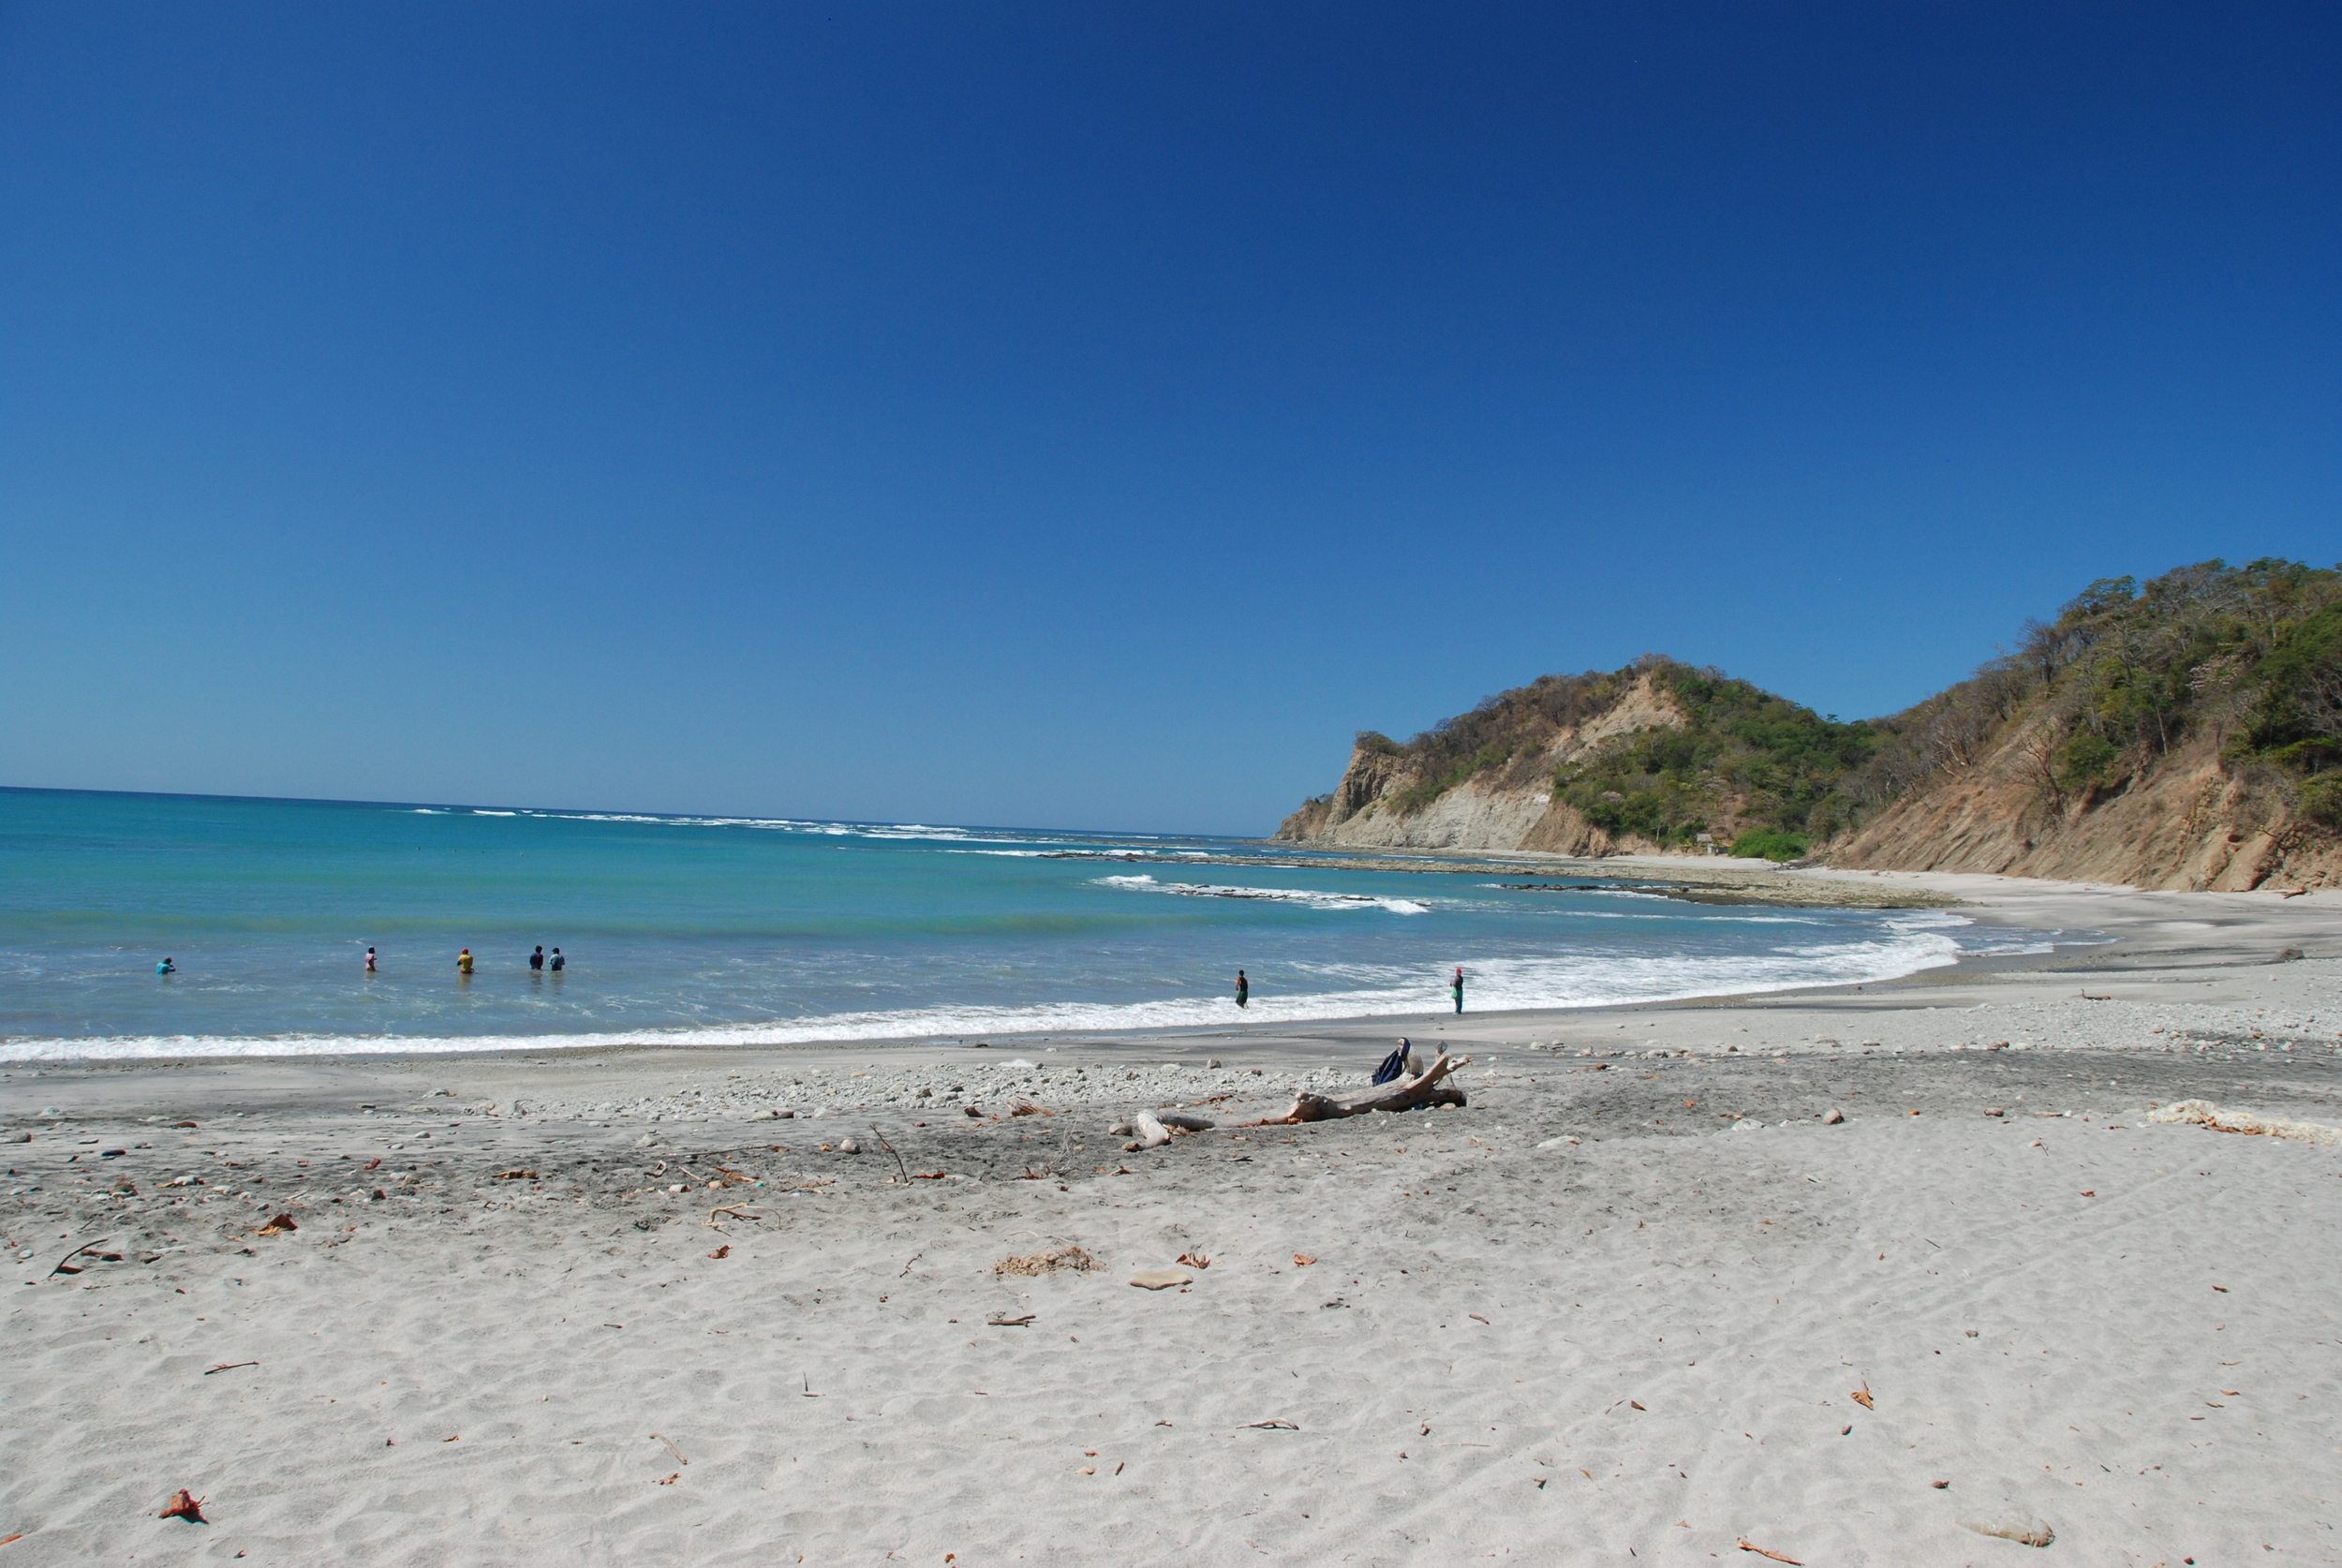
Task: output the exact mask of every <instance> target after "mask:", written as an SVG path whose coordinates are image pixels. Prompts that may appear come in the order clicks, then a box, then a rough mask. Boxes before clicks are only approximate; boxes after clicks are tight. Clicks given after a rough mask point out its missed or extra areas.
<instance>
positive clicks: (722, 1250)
mask: <svg viewBox="0 0 2342 1568" xmlns="http://www.w3.org/2000/svg"><path fill="white" fill-rule="evenodd" d="M707 1255H708V1256H709V1257H711V1258H728V1257H730V1256H732V1243H731V1242H729V1241H727V1242H725V1243H724V1244H723V1245H722V1246H721V1247H719V1248H717V1249H716V1250H714V1251H713V1252H710V1253H708V1254H707Z"/></svg>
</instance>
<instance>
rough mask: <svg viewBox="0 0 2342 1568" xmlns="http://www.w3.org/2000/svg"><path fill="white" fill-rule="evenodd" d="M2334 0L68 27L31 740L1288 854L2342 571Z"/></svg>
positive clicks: (50, 748) (52, 170)
mask: <svg viewBox="0 0 2342 1568" xmlns="http://www.w3.org/2000/svg"><path fill="white" fill-rule="evenodd" d="M2338 45H2342V11H2337V9H2336V8H2335V7H2332V6H2330V5H2323V6H2314V5H2300V6H2287V5H2255V6H2247V7H2237V6H2203V7H2158V6H2152V5H2149V6H2127V5H2126V6H2114V5H2105V6H2085V5H2075V6H2050V7H2044V6H2038V5H2026V6H2007V7H1988V6H1975V5H1962V6H1925V7H1921V6H1880V5H1877V4H1875V3H1871V4H1857V5H1845V6H1837V7H1831V6H1823V5H1801V6H1786V7H1785V6H1748V5H1744V4H1731V5H1717V6H1708V7H1701V6H1688V5H1685V6H1673V5H1636V6H1628V5H1604V6H1587V7H1560V6H1552V5H1534V6H1522V7H1497V6H1487V7H1458V6H1429V5H1426V6H1417V7H1371V6H1360V5H1355V4H1342V5H1327V6H1318V7H1310V6H1270V7H1260V6H1256V5H1247V6H1240V7H1238V6H1226V7H1213V6H1205V5H1186V6H1178V7H1171V6H1163V7H1122V6H1099V5H1094V4H1087V5H1066V6H1061V7H1033V6H964V5H940V4H939V5H934V6H924V7H917V6H894V7H870V6H845V5H839V6H834V7H794V6H785V5H754V6H747V5H743V6H718V5H692V6H650V5H641V6H633V7H610V6H602V7H589V6H578V5H570V4H564V5H560V6H541V7H540V6H531V5H523V4H510V5H494V6H481V5H476V4H474V5H466V6H461V7H432V6H427V5H420V4H413V3H405V0H402V3H400V4H396V5H375V6H362V5H332V6H317V5H300V6H293V5H284V6H257V5H245V6H225V7H186V6H134V5H110V6H62V5H30V6H27V5H8V6H5V7H0V669H5V671H6V677H7V678H6V679H5V680H4V681H0V783H8V784H21V785H58V786H80V787H92V788H111V789H135V790H185V791H207V792H237V793H263V794H286V795H310V796H342V797H359V798H373V799H431V800H454V801H466V802H476V803H494V804H527V805H549V806H610V807H630V808H640V809H652V810H675V811H727V812H757V813H783V814H791V815H806V816H852V817H862V818H872V817H882V818H894V819H918V820H926V821H963V822H965V821H979V822H1014V823H1023V824H1062V825H1071V826H1089V827H1119V828H1134V829H1150V828H1152V829H1164V830H1203V831H1237V832H1265V831H1267V829H1269V828H1271V827H1273V826H1274V824H1275V822H1276V821H1277V819H1278V817H1280V816H1281V815H1282V813H1283V812H1285V811H1286V810H1289V809H1290V808H1291V807H1292V806H1295V805H1297V803H1298V802H1299V800H1300V799H1301V797H1302V796H1304V795H1305V794H1308V793H1312V792H1314V791H1320V790H1323V789H1326V788H1327V787H1329V786H1330V785H1331V784H1332V782H1333V780H1334V778H1335V777H1336V776H1337V775H1338V773H1339V771H1340V769H1341V764H1342V762H1343V761H1344V759H1345V758H1346V756H1347V753H1348V746H1349V738H1350V735H1351V732H1353V731H1354V730H1356V729H1358V728H1361V727H1371V728H1375V729H1380V730H1385V731H1388V732H1392V733H1394V734H1401V735H1404V734H1407V733H1411V732H1414V731H1415V730H1417V729H1419V728H1422V727H1423V726H1425V725H1427V724H1430V723H1431V722H1432V721H1434V720H1436V719H1438V718H1439V717H1442V716H1444V715H1445V714H1448V713H1451V712H1454V711H1456V710H1458V709H1460V708H1463V707H1467V706H1469V705H1470V704H1471V703H1474V702H1475V700H1477V699H1478V698H1479V697H1481V696H1482V695H1484V694H1486V693H1488V692H1491V691H1494V690H1497V689H1499V688H1503V687H1506V686H1512V685H1518V684H1519V683H1521V682H1523V681H1525V680H1527V679H1529V678H1531V677H1533V676H1534V675H1537V674H1539V673H1545V672H1549V671H1557V670H1579V669H1588V668H1614V667H1616V666H1618V665H1620V664H1623V663H1624V662H1625V661H1627V660H1628V659H1631V658H1634V657H1635V656H1636V655H1638V654H1640V653H1642V652H1644V651H1646V650H1659V651H1663V652H1667V653H1670V654H1673V655H1675V656H1677V657H1679V658H1686V659H1690V660H1693V661H1695V662H1712V663H1715V664H1720V665H1722V666H1724V667H1725V668H1726V669H1727V670H1728V671H1730V672H1732V673H1736V674H1742V675H1745V676H1747V677H1749V678H1751V679H1753V680H1756V681H1757V682H1759V683H1761V684H1763V685H1765V686H1767V687H1770V688H1773V689H1776V690H1779V691H1782V692H1784V693H1786V694H1787V695H1789V696H1792V697H1794V698H1796V699H1798V700H1800V701H1802V702H1806V703H1812V704H1813V705H1815V706H1816V707H1817V708H1821V709H1823V710H1825V711H1830V712H1835V713H1839V714H1841V715H1843V716H1845V717H1855V716H1857V715H1868V714H1875V713H1881V712H1889V711H1892V710H1894V709H1896V708H1899V707H1901V706H1904V705H1905V704H1907V703H1911V702H1913V701H1915V700H1917V699H1918V698H1920V697H1921V696H1923V695H1925V694H1926V693H1927V692H1929V691H1931V690H1933V689H1934V688H1938V687H1940V686H1941V685H1943V684H1945V683H1946V682H1948V681H1949V680H1952V679H1955V678H1957V677H1959V676H1960V675H1962V674H1964V673H1966V672H1967V671H1968V670H1969V669H1970V668H1972V667H1973V666H1974V665H1975V664H1976V663H1977V662H1979V660H1980V659H1982V658H1987V657H1989V656H1990V655H1991V653H1992V651H1993V649H1994V644H1995V643H2000V642H2005V641H2007V640H2008V639H2009V637H2010V636H2011V635H2012V633H2013V631H2014V629H2015V628H2016V627H2017V625H2018V623H2019V622H2020V621H2021V620H2022V619H2023V617H2024V616H2026V615H2028V614H2047V613H2049V612H2052V611H2053V610H2054V608H2055V607H2056V605H2057V604H2058V603H2059V602H2061V601H2062V600H2064V599H2067V598H2068V597H2069V596H2070V595H2071V594H2072V593H2073V592H2074V591H2075V590H2077V589H2079V588H2080V587H2081V586H2082V585H2083V584H2085V583H2086V582H2088V581H2089V580H2090V579H2092V578H2095V577H2098V576H2103V575H2114V574H2119V573H2123V572H2134V573H2139V574H2142V575H2144V574H2147V573H2151V572H2155V571H2158V570H2164V569H2166V568H2169V567H2171V566H2173V565H2177V564H2180V563H2183V562H2186V561H2191V560H2197V559H2201V558H2204V557H2208V556H2213V555H2223V556H2227V557H2229V558H2230V559H2232V560H2235V559H2246V558H2250V557H2252V556H2255V555H2291V556H2295V557H2303V558H2308V559H2311V560H2313V561H2316V562H2318V563H2320V564H2327V563H2330V562H2332V561H2333V560H2334V559H2335V556H2336V555H2342V548H2337V546H2338V545H2342V527H2337V525H2336V520H2337V509H2336V501H2337V498H2338V497H2342V383H2338V382H2337V366H2342V332H2337V326H2338V325H2342V319H2338V317H2342V312H2338V309H2337V305H2338V303H2342V254H2338V253H2337V252H2338V248H2342V247H2337V244H2336V240H2337V235H2338V234H2342V213H2337V200H2342V182H2338V181H2337V178H2336V176H2337V173H2338V172H2342V169H2337V164H2338V163H2342V158H2337V148H2338V147H2342V128H2338V127H2342V114H2338V113H2337V110H2338V109H2342V103H2338V102H2337V99H2338V98H2342V90H2338V89H2337V81H2342V73H2338V72H2337V70H2336V61H2337V59H2342V48H2338V47H2337V46H2338Z"/></svg>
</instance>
